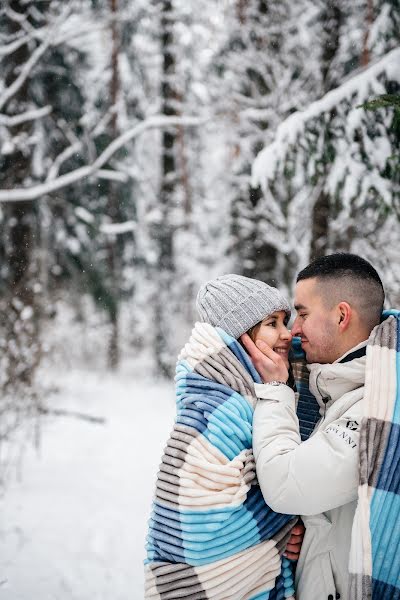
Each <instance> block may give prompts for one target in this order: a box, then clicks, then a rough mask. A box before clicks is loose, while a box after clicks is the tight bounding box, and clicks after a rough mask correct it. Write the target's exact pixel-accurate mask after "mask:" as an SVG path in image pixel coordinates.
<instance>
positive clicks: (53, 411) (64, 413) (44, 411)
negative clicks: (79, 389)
mask: <svg viewBox="0 0 400 600" xmlns="http://www.w3.org/2000/svg"><path fill="white" fill-rule="evenodd" d="M38 412H39V414H41V415H53V416H55V417H73V418H75V419H81V420H82V421H89V423H96V424H97V425H104V424H105V423H106V419H105V418H104V417H95V416H93V415H88V414H87V413H81V412H79V411H76V410H66V409H63V408H47V407H46V406H39V407H38Z"/></svg>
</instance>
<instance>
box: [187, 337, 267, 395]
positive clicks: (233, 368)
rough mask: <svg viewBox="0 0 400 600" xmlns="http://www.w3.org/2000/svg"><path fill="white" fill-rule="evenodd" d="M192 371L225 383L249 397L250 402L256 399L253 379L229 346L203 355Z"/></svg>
mask: <svg viewBox="0 0 400 600" xmlns="http://www.w3.org/2000/svg"><path fill="white" fill-rule="evenodd" d="M194 372H195V373H198V374H199V375H202V376H203V377H206V378H207V379H212V380H213V381H216V382H217V383H220V384H222V385H227V386H228V387H230V388H232V389H233V390H234V391H235V392H238V393H239V394H242V396H244V397H247V398H249V397H250V399H251V400H250V402H251V401H252V403H254V402H255V401H256V396H255V391H254V381H253V379H252V378H251V376H250V374H249V373H248V372H247V370H246V369H245V368H244V366H243V365H242V363H241V362H240V361H239V360H238V359H237V358H236V357H235V356H234V354H233V353H232V352H231V351H230V350H229V348H222V349H221V350H220V351H219V352H216V353H214V354H211V355H209V356H206V357H204V358H203V359H202V360H201V362H199V363H198V364H197V365H196V366H195V368H194Z"/></svg>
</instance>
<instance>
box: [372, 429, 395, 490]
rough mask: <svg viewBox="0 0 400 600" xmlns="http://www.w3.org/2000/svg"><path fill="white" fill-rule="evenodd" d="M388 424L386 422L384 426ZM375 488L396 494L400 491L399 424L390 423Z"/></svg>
mask: <svg viewBox="0 0 400 600" xmlns="http://www.w3.org/2000/svg"><path fill="white" fill-rule="evenodd" d="M389 426H390V424H389V423H386V425H385V427H389ZM375 487H376V488H379V489H381V490H387V491H388V492H394V493H396V494H398V493H399V492H400V425H391V426H390V434H389V438H388V441H387V445H386V450H385V457H384V459H383V461H382V465H381V469H380V472H379V477H378V481H377V483H376V486H375Z"/></svg>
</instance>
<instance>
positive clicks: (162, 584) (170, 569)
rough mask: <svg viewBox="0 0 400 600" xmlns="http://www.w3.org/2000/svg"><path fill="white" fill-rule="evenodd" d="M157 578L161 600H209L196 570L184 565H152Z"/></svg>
mask: <svg viewBox="0 0 400 600" xmlns="http://www.w3.org/2000/svg"><path fill="white" fill-rule="evenodd" d="M151 570H152V573H153V575H154V577H155V583H156V588H157V592H158V593H159V595H160V598H161V600H168V599H169V598H171V592H175V593H174V594H173V595H172V597H173V598H179V597H182V598H191V599H193V600H207V593H206V592H205V591H204V589H203V586H202V585H201V583H200V581H199V579H198V577H197V575H196V572H195V569H194V568H193V567H190V566H189V565H184V564H182V563H179V564H176V565H173V564H172V565H171V564H164V565H161V566H160V564H158V565H151ZM178 590H180V591H178Z"/></svg>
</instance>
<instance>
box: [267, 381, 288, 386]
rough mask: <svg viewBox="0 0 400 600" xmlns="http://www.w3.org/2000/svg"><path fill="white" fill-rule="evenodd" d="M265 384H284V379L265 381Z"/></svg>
mask: <svg viewBox="0 0 400 600" xmlns="http://www.w3.org/2000/svg"><path fill="white" fill-rule="evenodd" d="M265 385H275V386H278V385H286V381H266V382H265Z"/></svg>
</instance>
